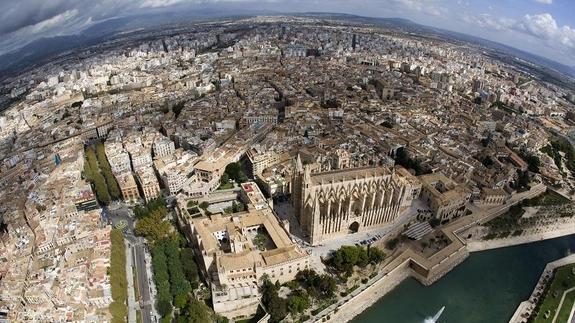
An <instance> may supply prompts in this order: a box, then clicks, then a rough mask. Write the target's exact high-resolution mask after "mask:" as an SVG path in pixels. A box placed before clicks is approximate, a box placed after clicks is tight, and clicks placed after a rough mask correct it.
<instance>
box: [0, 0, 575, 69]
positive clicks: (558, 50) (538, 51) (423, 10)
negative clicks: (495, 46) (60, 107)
mask: <svg viewBox="0 0 575 323" xmlns="http://www.w3.org/2000/svg"><path fill="white" fill-rule="evenodd" d="M107 2H108V1H100V2H98V3H95V4H88V3H87V2H86V1H84V0H58V1H53V2H50V3H48V4H47V3H41V2H39V1H38V0H24V1H21V2H18V3H4V4H0V9H2V10H0V12H2V14H0V18H1V19H0V21H1V22H0V55H5V54H10V53H15V52H17V51H18V50H19V49H22V48H24V47H25V46H26V45H28V44H30V43H32V42H34V41H36V40H40V39H42V38H51V37H55V36H69V35H78V34H80V33H81V32H82V31H84V30H86V29H88V28H90V27H92V26H94V25H98V24H100V23H105V22H107V21H110V20H113V19H116V18H129V17H138V16H142V15H146V14H154V15H165V16H169V15H170V14H178V13H183V12H185V13H186V14H189V15H190V16H192V15H193V14H194V13H195V12H194V11H200V10H207V9H208V10H209V9H212V10H222V11H223V12H226V11H228V12H233V11H238V12H240V13H239V14H248V13H247V12H250V11H251V12H252V14H253V13H254V12H257V11H259V12H273V13H274V14H288V15H293V14H305V13H314V12H315V13H332V14H350V15H355V16H361V17H369V18H389V19H393V18H399V19H407V20H409V21H411V22H414V23H417V24H420V25H424V26H429V27H433V28H439V29H444V30H447V31H451V32H457V33H462V34H466V35H469V36H474V37H479V38H483V39H485V40H489V41H493V42H496V43H499V44H502V45H505V46H509V47H513V48H516V49H518V50H522V51H525V52H528V53H530V54H534V55H537V56H541V57H544V58H547V59H550V60H552V61H554V62H557V63H560V64H563V65H566V66H568V67H570V68H572V69H575V29H573V27H572V26H575V21H574V18H573V17H572V16H570V15H569V14H566V13H567V12H573V11H575V3H569V1H568V0H554V1H553V0H511V1H508V2H507V3H497V1H494V0H489V1H487V2H483V3H481V4H478V3H477V2H479V1H474V0H469V1H463V0H458V1H450V0H385V1H381V2H376V1H373V0H361V1H359V2H356V3H354V4H349V3H346V2H345V1H340V0H337V1H327V0H318V1H314V2H313V3H306V2H304V1H300V0H296V1H267V0H247V1H244V0H224V1H212V0H202V1H191V0H190V1H188V0H142V1H136V2H133V1H130V2H127V1H116V2H114V3H107ZM242 12H243V13H242ZM493 12H497V15H495V14H493ZM225 15H226V14H223V15H222V16H225ZM250 15H251V14H250ZM165 23H166V22H161V23H157V24H156V25H155V26H160V25H162V24H165ZM168 23H169V22H168ZM149 27H151V26H149Z"/></svg>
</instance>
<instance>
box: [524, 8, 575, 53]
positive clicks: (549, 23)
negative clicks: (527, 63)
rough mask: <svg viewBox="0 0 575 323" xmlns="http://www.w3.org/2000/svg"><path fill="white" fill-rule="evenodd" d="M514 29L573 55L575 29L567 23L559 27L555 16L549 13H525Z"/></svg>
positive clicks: (574, 49)
mask: <svg viewBox="0 0 575 323" xmlns="http://www.w3.org/2000/svg"><path fill="white" fill-rule="evenodd" d="M514 29H515V30H518V31H520V32H523V33H526V34H528V35H531V36H533V37H536V38H539V39H543V40H546V41H547V43H548V44H549V45H551V46H554V47H556V48H558V49H562V50H565V51H567V52H569V53H570V54H571V55H573V56H575V29H573V28H571V27H570V26H567V25H565V26H562V27H559V26H558V25H557V21H555V18H553V16H552V15H551V14H549V13H542V14H539V15H525V17H523V19H521V20H520V21H519V22H518V23H517V24H516V25H515V26H514Z"/></svg>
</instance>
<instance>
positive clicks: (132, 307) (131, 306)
mask: <svg viewBox="0 0 575 323" xmlns="http://www.w3.org/2000/svg"><path fill="white" fill-rule="evenodd" d="M124 244H125V245H126V279H127V280H128V322H129V323H136V311H137V310H138V304H137V303H136V296H135V294H134V274H133V269H132V268H133V264H132V247H131V246H130V244H129V243H128V241H126V240H124Z"/></svg>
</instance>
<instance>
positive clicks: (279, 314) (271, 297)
mask: <svg viewBox="0 0 575 323" xmlns="http://www.w3.org/2000/svg"><path fill="white" fill-rule="evenodd" d="M261 289H262V303H263V304H264V307H265V309H266V311H267V312H268V313H269V314H270V320H269V321H270V322H280V321H281V320H283V318H284V317H286V315H287V302H286V300H285V299H284V298H281V297H279V295H278V290H279V287H278V286H277V285H275V284H273V283H272V282H271V281H269V280H267V279H266V280H265V281H264V283H263V284H262V287H261Z"/></svg>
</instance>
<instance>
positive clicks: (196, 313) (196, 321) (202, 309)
mask: <svg viewBox="0 0 575 323" xmlns="http://www.w3.org/2000/svg"><path fill="white" fill-rule="evenodd" d="M186 316H187V322H188V323H205V322H211V321H212V318H211V316H212V315H211V313H210V308H209V307H208V306H207V305H206V304H204V303H203V302H201V301H199V300H197V299H195V298H193V299H191V300H190V302H189V304H188V307H187V308H186Z"/></svg>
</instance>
